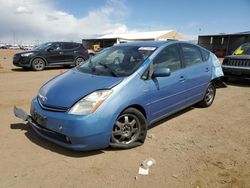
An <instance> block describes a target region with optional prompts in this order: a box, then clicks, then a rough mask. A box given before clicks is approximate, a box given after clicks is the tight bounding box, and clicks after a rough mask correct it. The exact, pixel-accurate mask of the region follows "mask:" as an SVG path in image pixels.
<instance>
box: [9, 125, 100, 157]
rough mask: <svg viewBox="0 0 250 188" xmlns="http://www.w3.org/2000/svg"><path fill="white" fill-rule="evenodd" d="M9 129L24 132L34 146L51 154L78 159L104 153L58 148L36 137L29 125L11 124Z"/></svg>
mask: <svg viewBox="0 0 250 188" xmlns="http://www.w3.org/2000/svg"><path fill="white" fill-rule="evenodd" d="M10 128H11V129H17V130H18V129H19V130H21V131H25V133H24V135H25V136H26V137H27V138H28V139H29V140H30V141H31V142H33V143H35V144H36V145H38V146H40V147H43V148H45V149H47V150H50V151H52V152H56V153H59V154H62V155H65V156H68V157H74V158H80V157H89V156H92V155H98V154H102V153H104V152H103V151H102V150H94V151H73V150H70V149H66V148H63V147H60V146H58V145H56V144H54V143H52V142H49V141H47V140H45V139H43V138H41V137H40V136H38V135H37V134H36V133H35V132H34V130H33V129H32V127H31V126H30V125H29V123H13V124H10Z"/></svg>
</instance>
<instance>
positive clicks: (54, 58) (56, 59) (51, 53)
mask: <svg viewBox="0 0 250 188" xmlns="http://www.w3.org/2000/svg"><path fill="white" fill-rule="evenodd" d="M61 50H62V46H61V43H57V42H55V43H52V44H51V45H50V46H49V47H48V48H47V49H46V51H45V58H46V60H47V62H48V63H49V64H50V65H53V64H58V63H60V62H61V61H62V58H61V56H62V54H61Z"/></svg>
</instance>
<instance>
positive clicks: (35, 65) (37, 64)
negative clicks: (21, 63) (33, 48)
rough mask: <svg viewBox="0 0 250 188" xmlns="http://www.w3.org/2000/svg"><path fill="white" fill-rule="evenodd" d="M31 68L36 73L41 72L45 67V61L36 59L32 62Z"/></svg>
mask: <svg viewBox="0 0 250 188" xmlns="http://www.w3.org/2000/svg"><path fill="white" fill-rule="evenodd" d="M31 66H32V69H33V70H34V71H41V70H43V69H44V67H45V61H44V60H43V59H41V58H35V59H34V60H33V61H32V63H31Z"/></svg>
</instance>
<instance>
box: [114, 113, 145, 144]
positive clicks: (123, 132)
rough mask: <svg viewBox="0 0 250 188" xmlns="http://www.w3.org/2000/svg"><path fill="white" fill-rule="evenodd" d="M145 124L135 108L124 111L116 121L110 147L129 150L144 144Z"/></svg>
mask: <svg viewBox="0 0 250 188" xmlns="http://www.w3.org/2000/svg"><path fill="white" fill-rule="evenodd" d="M146 135H147V123H146V119H145V117H144V115H143V114H142V113H141V112H140V111H139V110H137V109H135V108H128V109H126V110H125V111H124V112H123V113H122V114H121V115H120V116H119V117H118V118H117V120H116V123H115V125H114V127H113V130H112V135H111V143H110V146H111V147H113V148H121V149H129V148H133V147H136V146H139V145H142V144H143V143H144V140H145V138H146Z"/></svg>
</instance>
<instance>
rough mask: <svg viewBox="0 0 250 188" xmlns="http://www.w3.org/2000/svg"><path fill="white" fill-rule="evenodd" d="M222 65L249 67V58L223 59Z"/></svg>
mask: <svg viewBox="0 0 250 188" xmlns="http://www.w3.org/2000/svg"><path fill="white" fill-rule="evenodd" d="M223 65H226V66H235V67H250V59H225V60H224V62H223Z"/></svg>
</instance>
